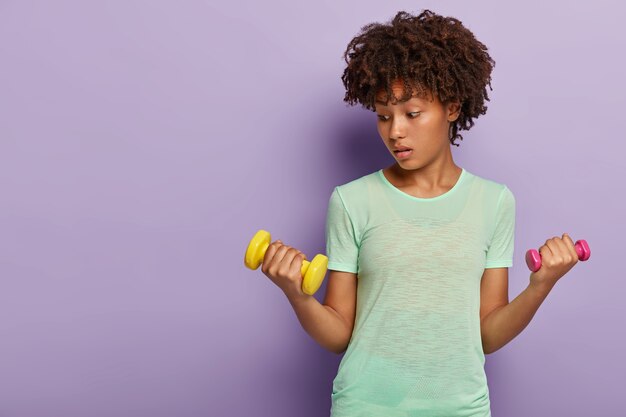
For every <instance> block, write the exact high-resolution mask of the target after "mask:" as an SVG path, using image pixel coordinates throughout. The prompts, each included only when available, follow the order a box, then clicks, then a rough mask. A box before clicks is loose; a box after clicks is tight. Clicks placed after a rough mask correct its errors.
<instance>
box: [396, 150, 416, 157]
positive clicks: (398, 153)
mask: <svg viewBox="0 0 626 417" xmlns="http://www.w3.org/2000/svg"><path fill="white" fill-rule="evenodd" d="M393 153H394V154H395V155H396V157H398V158H400V159H403V158H408V157H409V156H410V155H411V154H412V153H413V149H403V150H400V151H393Z"/></svg>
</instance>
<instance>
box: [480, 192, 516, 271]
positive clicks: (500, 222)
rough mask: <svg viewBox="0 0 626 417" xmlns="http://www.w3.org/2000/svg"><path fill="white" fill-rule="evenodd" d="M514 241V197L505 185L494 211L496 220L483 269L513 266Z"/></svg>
mask: <svg viewBox="0 0 626 417" xmlns="http://www.w3.org/2000/svg"><path fill="white" fill-rule="evenodd" d="M514 240H515V196H514V195H513V193H512V192H511V190H509V189H508V187H507V186H506V185H505V186H504V189H503V190H502V192H501V193H500V198H499V200H498V205H497V209H496V220H495V228H494V232H493V236H492V238H491V243H490V245H489V249H488V250H487V260H486V264H485V268H503V267H509V266H513V249H514Z"/></svg>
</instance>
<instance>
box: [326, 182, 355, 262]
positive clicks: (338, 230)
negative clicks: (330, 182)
mask: <svg viewBox="0 0 626 417" xmlns="http://www.w3.org/2000/svg"><path fill="white" fill-rule="evenodd" d="M358 254H359V245H358V244H357V241H356V238H355V232H354V225H353V223H352V220H351V218H350V215H349V214H348V211H347V209H346V206H345V205H344V202H343V200H342V198H341V195H340V194H339V190H338V189H337V187H335V189H334V190H333V192H332V194H331V196H330V200H329V202H328V213H327V217H326V256H328V269H334V270H336V271H344V272H352V273H356V272H357V269H358V268H357V260H358Z"/></svg>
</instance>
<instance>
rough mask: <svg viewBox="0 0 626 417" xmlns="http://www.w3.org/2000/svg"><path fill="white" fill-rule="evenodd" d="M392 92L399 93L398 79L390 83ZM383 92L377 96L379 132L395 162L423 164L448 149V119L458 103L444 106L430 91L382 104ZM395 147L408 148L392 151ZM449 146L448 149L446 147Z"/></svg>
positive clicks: (456, 111) (410, 165)
mask: <svg viewBox="0 0 626 417" xmlns="http://www.w3.org/2000/svg"><path fill="white" fill-rule="evenodd" d="M391 88H392V91H393V95H394V96H395V97H397V98H400V97H402V95H403V92H404V88H403V85H402V83H401V81H395V82H394V83H393V84H392V87H391ZM385 98H386V93H385V91H384V90H381V91H380V92H379V93H378V95H377V96H376V104H375V108H376V115H377V125H378V133H379V134H380V136H381V138H382V139H383V141H384V142H385V145H386V146H387V148H388V149H389V151H390V152H391V154H392V155H393V157H394V158H395V159H396V161H397V162H398V164H399V165H400V166H402V167H403V168H406V169H416V168H418V167H420V166H423V165H426V164H428V163H429V162H431V161H432V160H434V159H436V158H437V157H438V156H440V155H441V154H442V152H445V151H446V150H447V151H449V147H450V140H449V137H448V135H449V129H450V122H452V121H454V120H456V119H457V117H458V116H459V109H460V106H459V103H458V102H456V103H451V104H449V105H447V106H444V105H443V104H442V103H441V102H440V101H439V99H438V98H437V97H433V96H432V94H431V93H430V91H429V92H428V97H427V98H420V97H417V95H416V93H415V92H414V93H413V97H411V99H409V100H408V101H404V102H400V101H399V102H398V103H397V104H391V101H390V102H389V103H387V105H385V104H384V103H385V101H386V100H385ZM396 148H410V149H411V150H410V151H409V152H408V153H398V152H394V150H395V149H396ZM446 148H448V149H446Z"/></svg>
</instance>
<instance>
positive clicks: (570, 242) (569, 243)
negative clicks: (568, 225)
mask: <svg viewBox="0 0 626 417" xmlns="http://www.w3.org/2000/svg"><path fill="white" fill-rule="evenodd" d="M563 241H564V242H565V243H566V245H567V248H568V250H569V253H571V254H572V256H573V257H574V259H576V260H578V252H576V244H575V243H574V241H573V240H572V238H571V237H569V235H568V234H567V233H563Z"/></svg>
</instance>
